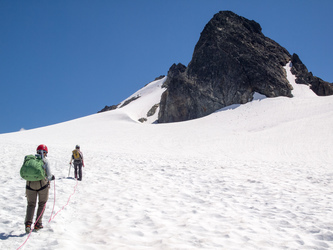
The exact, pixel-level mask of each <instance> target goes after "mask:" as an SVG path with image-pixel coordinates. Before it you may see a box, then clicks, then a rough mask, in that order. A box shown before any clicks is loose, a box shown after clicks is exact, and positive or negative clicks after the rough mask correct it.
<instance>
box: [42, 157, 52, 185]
mask: <svg viewBox="0 0 333 250" xmlns="http://www.w3.org/2000/svg"><path fill="white" fill-rule="evenodd" d="M43 161H44V169H45V172H46V175H47V179H48V180H49V181H51V180H52V172H51V168H50V164H49V161H48V160H46V159H43Z"/></svg>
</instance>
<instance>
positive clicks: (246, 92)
mask: <svg viewBox="0 0 333 250" xmlns="http://www.w3.org/2000/svg"><path fill="white" fill-rule="evenodd" d="M290 58H291V55H290V54H289V52H288V51H287V50H286V49H284V48H283V47H281V46H280V45H279V44H278V43H276V42H274V41H273V40H271V39H269V38H267V37H265V36H264V35H263V33H262V31H261V27H260V25H259V24H258V23H257V22H255V21H251V20H248V19H246V18H244V17H241V16H238V15H236V14H234V13H233V12H230V11H222V12H219V13H218V14H216V15H214V17H213V18H212V19H211V20H210V21H209V22H208V24H207V25H206V26H205V28H204V30H203V31H202V33H201V36H200V39H199V41H198V43H197V44H196V46H195V49H194V53H193V57H192V60H191V62H190V63H189V65H188V66H187V67H185V66H184V65H181V64H178V65H172V66H171V68H170V70H169V72H168V76H167V80H166V81H165V83H164V87H166V88H167V90H166V91H165V92H164V94H163V96H162V98H161V103H160V111H159V116H158V122H159V123H165V122H177V121H185V120H190V119H195V118H199V117H203V116H206V115H208V114H210V113H212V112H214V111H216V110H218V109H220V108H223V107H225V106H228V105H231V104H237V103H238V104H243V103H246V102H249V101H251V100H252V99H253V94H254V92H258V93H260V94H263V95H265V96H267V97H276V96H288V97H291V96H292V95H291V89H292V87H291V85H290V84H289V82H288V80H287V79H286V72H285V70H284V68H283V66H285V65H286V64H287V63H288V61H290Z"/></svg>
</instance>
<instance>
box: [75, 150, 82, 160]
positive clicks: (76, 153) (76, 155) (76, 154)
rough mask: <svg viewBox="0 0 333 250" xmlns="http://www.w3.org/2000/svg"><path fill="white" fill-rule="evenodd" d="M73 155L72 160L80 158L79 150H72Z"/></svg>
mask: <svg viewBox="0 0 333 250" xmlns="http://www.w3.org/2000/svg"><path fill="white" fill-rule="evenodd" d="M73 156H74V160H81V155H80V152H79V150H76V149H75V150H73Z"/></svg>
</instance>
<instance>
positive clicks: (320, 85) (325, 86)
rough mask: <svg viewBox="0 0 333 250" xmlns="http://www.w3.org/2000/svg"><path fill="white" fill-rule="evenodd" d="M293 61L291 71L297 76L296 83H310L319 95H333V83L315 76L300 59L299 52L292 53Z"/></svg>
mask: <svg viewBox="0 0 333 250" xmlns="http://www.w3.org/2000/svg"><path fill="white" fill-rule="evenodd" d="M291 63H292V68H291V73H292V74H293V75H295V76H296V83H298V84H306V85H309V86H310V88H311V89H312V90H313V92H315V93H316V94H317V95H319V96H327V95H333V85H332V83H329V82H326V81H323V80H322V79H320V78H319V77H316V76H313V74H312V73H311V72H309V71H308V69H307V68H306V66H305V65H304V64H303V63H302V61H301V60H300V59H299V57H298V55H297V54H293V55H292V57H291Z"/></svg>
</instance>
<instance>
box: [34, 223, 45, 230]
mask: <svg viewBox="0 0 333 250" xmlns="http://www.w3.org/2000/svg"><path fill="white" fill-rule="evenodd" d="M42 228H43V224H42V223H39V222H37V223H36V225H35V227H34V230H35V231H37V230H39V229H42Z"/></svg>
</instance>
